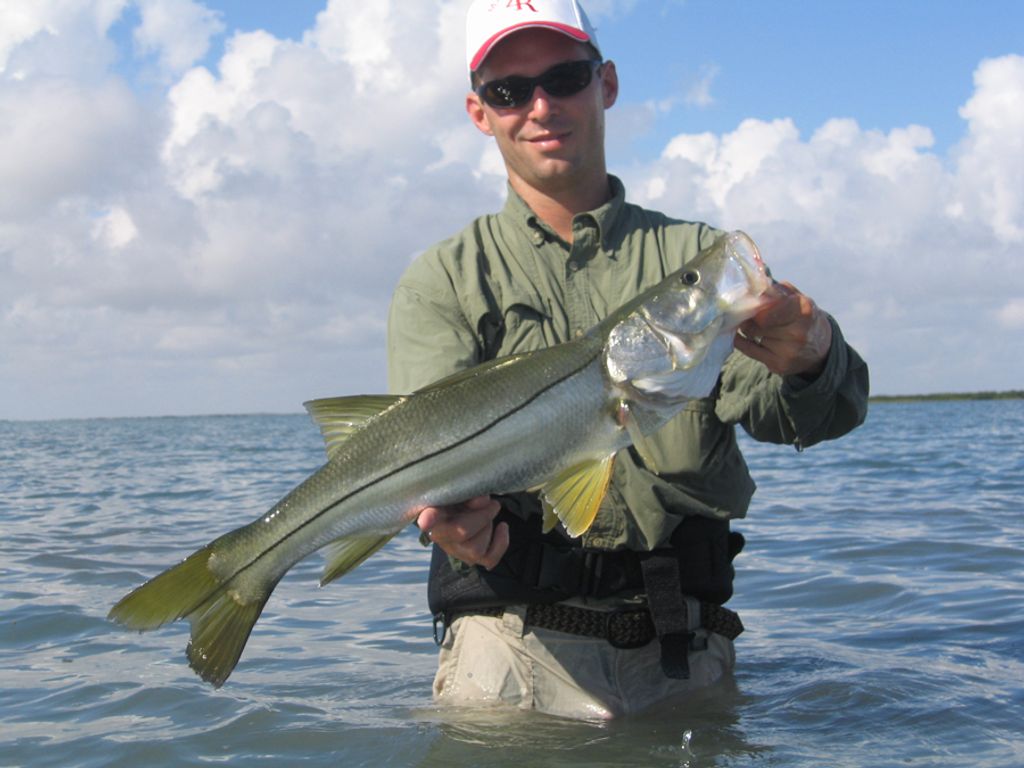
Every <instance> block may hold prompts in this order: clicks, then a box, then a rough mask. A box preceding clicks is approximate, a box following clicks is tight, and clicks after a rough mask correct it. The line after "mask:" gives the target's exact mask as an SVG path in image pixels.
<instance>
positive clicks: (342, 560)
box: [320, 533, 395, 587]
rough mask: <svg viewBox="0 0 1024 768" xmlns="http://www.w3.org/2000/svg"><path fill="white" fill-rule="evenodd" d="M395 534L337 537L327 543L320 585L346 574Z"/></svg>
mask: <svg viewBox="0 0 1024 768" xmlns="http://www.w3.org/2000/svg"><path fill="white" fill-rule="evenodd" d="M394 535H395V534H393V533H385V534H370V535H369V536H347V537H343V538H340V539H335V540H334V541H332V542H331V543H330V544H328V545H327V564H326V565H325V566H324V572H323V575H322V576H321V577H320V586H321V587H322V586H324V585H326V584H329V583H331V582H332V581H334V580H335V579H337V578H339V577H341V576H344V575H345V574H346V573H348V572H349V571H351V570H352V569H353V568H355V567H356V566H357V565H359V564H360V563H362V562H363V561H364V560H365V559H366V558H368V557H369V556H370V555H372V554H373V553H374V552H376V551H377V550H378V549H380V548H381V547H383V546H384V545H385V544H387V543H388V542H389V541H390V540H391V538H392V537H393V536H394Z"/></svg>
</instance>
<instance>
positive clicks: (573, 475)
mask: <svg viewBox="0 0 1024 768" xmlns="http://www.w3.org/2000/svg"><path fill="white" fill-rule="evenodd" d="M614 461H615V454H611V455H610V456H606V457H605V458H603V459H599V460H597V461H588V462H586V463H583V464H577V465H576V466H574V467H570V468H569V469H567V470H565V471H564V472H562V473H561V474H560V475H558V476H557V477H555V478H553V479H552V480H550V481H549V482H547V483H545V485H544V488H543V489H542V490H541V496H542V498H543V500H544V504H545V507H546V508H547V507H550V509H551V510H552V512H553V514H554V515H555V516H557V518H558V519H559V520H561V521H562V525H563V526H565V531H566V533H568V534H569V535H570V536H572V537H573V538H576V537H577V536H579V535H580V534H582V533H583V532H585V531H586V530H587V529H588V528H589V527H590V525H591V523H593V522H594V518H595V517H597V510H598V508H599V507H600V506H601V500H602V499H604V495H605V492H607V490H608V483H609V482H611V479H612V466H613V464H614ZM544 520H545V525H547V524H548V522H549V520H550V513H548V512H547V510H546V509H545V514H544Z"/></svg>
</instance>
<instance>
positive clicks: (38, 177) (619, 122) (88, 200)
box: [0, 0, 1024, 419]
mask: <svg viewBox="0 0 1024 768" xmlns="http://www.w3.org/2000/svg"><path fill="white" fill-rule="evenodd" d="M465 6H466V3H465V0H452V1H448V0H418V1H417V2H416V3H415V4H410V3H408V2H404V3H403V2H384V1H383V0H381V1H380V2H375V3H371V4H367V3H362V2H356V1H355V0H333V2H331V3H330V4H329V3H328V2H327V0H316V1H314V0H293V1H292V2H289V3H279V2H259V1H252V0H250V1H248V2H245V1H243V0H222V1H220V2H214V1H213V0H211V1H210V2H205V3H204V2H199V1H198V0H95V2H92V3H74V2H67V1H66V0H8V2H5V3H4V4H3V5H2V6H0V115H2V116H3V119H0V177H2V178H4V180H5V184H4V190H3V191H0V350H3V354H0V419H4V418H8V419H10V418H63V417H88V416H121V415H162V414H190V413H223V412H252V411H273V412H287V411H295V410H298V408H299V406H300V403H301V402H302V401H303V400H306V399H309V398H310V397H319V396H325V395H331V394H344V393H352V392H357V391H375V390H380V389H382V388H383V387H384V354H383V344H384V323H385V318H386V310H387V302H388V298H389V295H390V290H391V287H392V286H393V285H394V282H395V280H397V278H398V275H399V274H400V273H401V270H402V269H403V268H404V266H405V264H407V263H408V261H409V259H411V258H412V257H414V256H415V254H416V253H417V252H418V251H420V250H422V249H423V248H425V247H427V246H429V245H430V244H431V243H433V242H434V241H436V240H438V239H440V238H442V237H445V236H446V235H449V234H451V233H453V232H454V231H456V230H457V229H459V228H461V227H462V226H463V225H464V224H466V223H467V222H468V221H469V220H470V219H471V218H472V217H473V216H475V215H477V214H479V213H482V212H485V211H489V210H494V209H496V208H497V207H499V206H500V205H501V201H502V197H503V176H502V173H501V170H502V169H501V166H500V162H499V158H498V156H497V155H496V153H495V151H494V149H493V147H491V146H490V145H489V144H488V143H487V141H486V140H485V139H484V138H483V137H481V136H480V135H479V134H477V133H476V132H475V131H474V130H473V129H472V128H471V126H469V124H468V121H467V120H466V118H465V115H464V114H463V112H462V107H461V104H462V94H463V91H464V87H465V73H464V72H463V67H464V64H463V58H462V56H463V52H462V47H461V46H462V41H461V34H462V32H461V16H462V14H463V11H464V8H465ZM587 7H588V10H589V11H590V15H591V17H592V19H593V21H594V22H595V24H596V26H597V27H598V31H599V38H600V41H601V44H602V47H603V49H604V52H605V54H606V55H607V56H608V57H609V58H613V59H614V60H615V61H616V63H617V65H618V71H619V75H620V81H621V84H622V92H621V96H620V99H619V102H618V103H617V104H616V105H615V107H614V108H613V109H612V110H611V111H610V112H609V113H608V126H609V130H608V136H609V146H608V153H609V165H610V167H611V169H612V171H613V172H615V173H617V174H618V175H620V176H621V177H622V178H623V180H624V181H625V182H626V184H627V190H628V192H629V195H630V197H631V198H632V199H634V200H635V201H636V202H639V203H642V204H645V205H649V206H651V207H655V208H659V209H661V210H665V211H666V212H668V213H670V214H672V215H676V216H679V217H682V218H698V219H703V220H707V221H710V222H711V223H713V224H716V225H720V226H725V227H729V228H743V229H745V230H747V231H748V232H750V234H751V235H752V236H754V238H755V240H757V241H758V242H759V243H760V244H761V247H762V250H763V251H764V253H765V256H766V259H767V260H768V261H769V263H770V264H771V265H772V267H773V270H774V271H775V272H776V274H781V275H782V276H784V277H786V278H788V279H790V280H792V281H793V282H794V283H796V284H797V285H798V286H800V287H801V288H803V289H804V290H805V291H806V292H808V293H809V294H811V295H812V296H813V297H814V298H815V299H816V300H817V301H818V302H819V303H820V304H821V305H822V306H824V307H825V308H826V309H828V310H829V311H831V312H833V314H835V315H836V317H837V318H838V319H839V321H840V323H841V324H842V326H843V328H844V331H845V332H846V334H847V336H848V337H849V339H850V340H851V341H852V342H853V343H854V344H855V345H856V346H857V347H858V348H859V349H860V350H861V351H862V352H863V353H864V354H865V356H866V357H867V358H868V360H869V363H870V364H871V368H872V378H873V384H874V391H875V392H877V393H889V394H896V393H913V392H936V391H972V390H982V389H1011V388H1012V389H1021V388H1024V363H1022V362H1021V360H1022V359H1024V346H1022V343H1021V341H1020V340H1019V339H1020V338H1021V335H1022V334H1021V331H1022V330H1024V276H1022V272H1021V270H1020V269H1019V267H1018V266H1017V265H1019V264H1020V263H1021V257H1022V253H1021V251H1022V249H1024V36H1022V35H1021V34H1020V30H1021V29H1024V4H1022V3H1020V2H1015V1H1014V2H1010V1H1009V0H985V1H984V2H976V3H968V2H952V1H951V0H927V1H926V0H904V1H902V2H884V1H882V0H862V1H861V2H845V1H838V0H833V1H832V2H807V1H803V0H789V1H785V2H783V1H782V0H759V1H758V2H754V1H753V0H749V1H748V2H739V1H738V0H717V1H714V2H713V1H712V0H676V1H675V2H673V1H672V0H639V1H638V0H591V2H590V3H589V4H587Z"/></svg>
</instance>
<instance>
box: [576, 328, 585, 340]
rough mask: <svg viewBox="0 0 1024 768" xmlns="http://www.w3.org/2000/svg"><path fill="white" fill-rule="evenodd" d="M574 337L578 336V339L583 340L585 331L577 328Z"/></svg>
mask: <svg viewBox="0 0 1024 768" xmlns="http://www.w3.org/2000/svg"><path fill="white" fill-rule="evenodd" d="M574 335H575V336H576V338H577V339H582V338H583V329H582V328H577V329H576V333H575V334H574Z"/></svg>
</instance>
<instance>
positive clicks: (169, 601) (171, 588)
mask: <svg viewBox="0 0 1024 768" xmlns="http://www.w3.org/2000/svg"><path fill="white" fill-rule="evenodd" d="M212 547H213V545H207V546H206V547H203V548H202V549H200V550H199V551H198V552H195V553H194V554H192V555H191V556H189V557H188V558H187V559H186V560H184V561H183V562H181V563H179V564H178V565H176V566H174V567H173V568H169V569H167V570H166V571H164V572H163V573H161V574H160V575H159V576H156V577H155V578H153V579H151V580H150V581H148V582H146V583H145V584H143V585H142V586H141V587H139V588H138V589H136V590H134V591H133V592H131V593H129V594H128V595H126V596H125V597H124V598H122V599H121V600H120V601H119V602H118V603H117V605H115V606H114V607H113V608H112V609H111V610H110V616H109V618H110V619H112V620H114V621H116V622H118V623H120V624H123V625H124V626H126V627H128V628H129V629H137V630H146V629H155V628H156V627H159V626H161V625H162V624H166V623H168V622H171V621H175V620H177V619H180V618H187V619H188V620H189V621H190V622H191V623H192V639H191V640H190V642H189V644H188V651H187V653H188V660H189V665H190V666H191V667H192V669H194V670H195V671H196V672H197V673H198V674H199V676H200V677H202V678H203V680H206V681H207V682H209V683H213V684H214V685H215V686H217V687H220V686H221V685H223V684H224V681H225V680H227V679H228V675H230V674H231V671H232V670H233V669H234V668H235V664H237V663H238V659H239V657H240V656H241V655H242V649H243V648H245V643H246V641H247V640H248V639H249V633H250V632H252V627H253V624H255V623H256V620H257V619H258V618H259V617H260V613H261V612H262V611H263V606H264V605H266V602H267V598H269V597H270V593H271V592H272V591H273V589H274V587H275V586H276V584H277V582H276V581H275V582H274V583H268V584H265V585H263V586H262V588H261V589H259V590H258V591H257V592H255V593H254V594H253V595H251V596H250V597H248V598H245V597H243V596H242V595H241V594H240V593H239V592H238V591H237V590H236V589H235V588H234V587H233V585H232V580H231V579H229V580H227V581H221V580H220V579H219V578H217V576H215V575H214V573H213V572H212V571H211V570H210V568H209V560H210V556H211V554H212V553H213V552H214V550H213V548H212Z"/></svg>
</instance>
